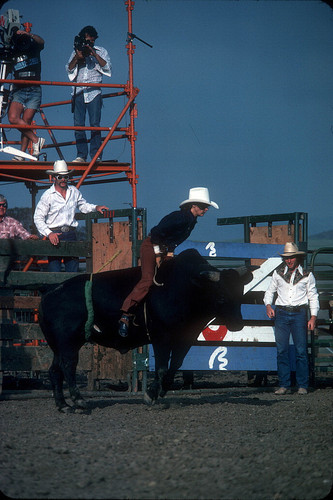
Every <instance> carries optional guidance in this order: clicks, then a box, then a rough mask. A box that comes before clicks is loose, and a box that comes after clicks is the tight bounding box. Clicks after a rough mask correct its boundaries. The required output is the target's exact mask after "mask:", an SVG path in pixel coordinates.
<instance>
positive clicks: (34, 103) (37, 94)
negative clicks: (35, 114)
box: [10, 85, 42, 110]
mask: <svg viewBox="0 0 333 500" xmlns="http://www.w3.org/2000/svg"><path fill="white" fill-rule="evenodd" d="M10 99H11V101H12V102H19V103H20V104H22V106H23V107H24V108H25V109H36V110H37V109H39V106H40V103H41V101H42V88H41V86H40V85H31V86H30V87H19V86H18V87H17V86H14V88H13V90H12V91H11V94H10Z"/></svg>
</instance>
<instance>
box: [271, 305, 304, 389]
mask: <svg viewBox="0 0 333 500" xmlns="http://www.w3.org/2000/svg"><path fill="white" fill-rule="evenodd" d="M290 334H291V335H292V339H293V341H294V346H295V354H296V382H297V385H298V387H304V388H305V389H307V387H308V385H309V363H308V347H307V344H308V342H307V309H306V308H303V309H301V310H300V311H293V312H288V311H285V310H283V309H280V308H279V307H276V308H275V341H276V348H277V369H278V377H279V385H280V387H286V388H288V387H290V361H289V337H290Z"/></svg>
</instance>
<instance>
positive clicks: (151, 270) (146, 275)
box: [119, 187, 219, 337]
mask: <svg viewBox="0 0 333 500" xmlns="http://www.w3.org/2000/svg"><path fill="white" fill-rule="evenodd" d="M179 207H180V210H176V211H174V212H171V213H170V214H169V215H166V216H165V217H163V219H162V220H161V221H160V222H159V223H158V224H157V226H155V227H153V228H152V230H151V232H150V234H149V235H148V237H147V238H146V239H145V240H144V241H143V243H142V245H141V249H140V261H141V279H140V281H139V282H138V283H137V285H136V286H135V287H134V288H133V290H132V292H131V293H130V294H129V295H128V297H127V298H126V299H125V301H124V303H123V305H122V307H121V311H122V316H121V318H120V321H119V335H120V336H121V337H127V336H128V327H129V321H130V317H131V313H132V312H133V310H135V307H136V306H137V305H138V304H139V303H140V302H141V301H142V300H143V298H144V297H145V296H146V295H147V293H148V291H149V288H150V287H151V285H152V283H153V278H154V274H155V267H156V266H157V267H159V266H160V264H161V262H162V260H163V259H165V258H172V257H173V252H174V250H175V248H176V247H177V246H178V245H180V244H181V243H182V242H183V241H185V240H186V239H187V238H188V237H189V236H190V234H191V232H192V230H193V229H194V227H195V225H196V223H197V218H198V217H203V216H204V215H205V213H206V212H207V210H208V209H209V207H214V208H219V206H218V204H217V203H215V201H211V200H210V197H209V192H208V189H207V188H205V187H196V188H191V189H190V191H189V197H188V199H187V200H185V201H182V203H181V204H180V205H179Z"/></svg>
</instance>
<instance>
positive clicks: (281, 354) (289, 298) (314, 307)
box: [264, 242, 319, 395]
mask: <svg viewBox="0 0 333 500" xmlns="http://www.w3.org/2000/svg"><path fill="white" fill-rule="evenodd" d="M281 256H282V257H283V261H284V262H283V264H281V266H279V267H278V268H277V269H276V270H275V271H274V273H273V276H272V279H271V282H270V284H269V287H268V288H267V290H266V292H265V295H264V303H265V305H266V313H267V316H268V317H269V318H271V319H273V318H275V341H276V347H277V369H278V378H279V385H280V387H279V389H277V390H276V391H275V394H277V395H284V394H287V393H289V392H290V361H289V337H290V334H291V335H292V338H293V342H294V346H295V352H296V383H297V385H298V394H307V392H308V385H309V365H308V341H307V330H313V329H314V327H315V324H316V319H317V315H318V311H319V298H318V292H317V288H316V281H315V277H314V276H313V274H312V272H309V271H306V270H305V269H304V268H303V266H302V263H303V258H304V256H305V252H302V251H300V250H298V247H297V245H296V244H295V243H293V242H287V243H286V244H285V247H284V253H282V254H281ZM275 292H276V293H277V299H276V301H275V311H274V309H273V308H272V303H273V298H274V294H275ZM308 307H309V308H310V319H309V320H308V316H307V314H308Z"/></svg>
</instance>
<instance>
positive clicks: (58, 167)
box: [46, 160, 74, 175]
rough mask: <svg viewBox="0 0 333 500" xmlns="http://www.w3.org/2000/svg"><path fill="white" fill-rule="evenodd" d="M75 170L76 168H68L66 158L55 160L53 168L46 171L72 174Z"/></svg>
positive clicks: (56, 173)
mask: <svg viewBox="0 0 333 500" xmlns="http://www.w3.org/2000/svg"><path fill="white" fill-rule="evenodd" d="M73 172H74V170H68V167H67V163H66V162H65V160H57V161H55V162H54V164H53V170H46V173H47V174H50V175H58V174H59V175H70V174H71V173H73Z"/></svg>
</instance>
